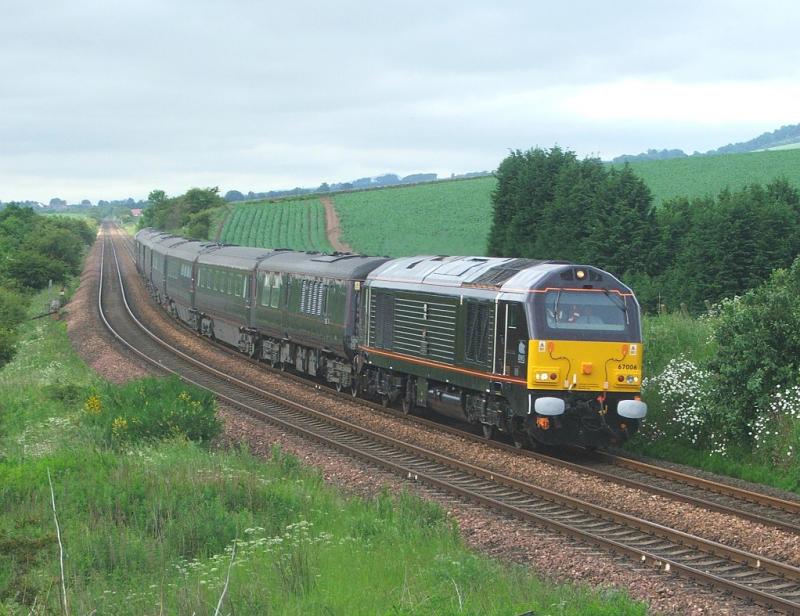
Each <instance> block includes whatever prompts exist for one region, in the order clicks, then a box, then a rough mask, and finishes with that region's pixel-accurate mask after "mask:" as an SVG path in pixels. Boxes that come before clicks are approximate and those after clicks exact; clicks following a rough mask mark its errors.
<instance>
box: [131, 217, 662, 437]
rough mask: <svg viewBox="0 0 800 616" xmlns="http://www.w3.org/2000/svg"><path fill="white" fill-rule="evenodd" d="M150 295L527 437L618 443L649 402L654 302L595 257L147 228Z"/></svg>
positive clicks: (143, 256)
mask: <svg viewBox="0 0 800 616" xmlns="http://www.w3.org/2000/svg"><path fill="white" fill-rule="evenodd" d="M134 244H135V260H136V267H137V270H138V272H139V274H140V275H141V276H142V277H143V278H144V281H145V284H146V286H147V288H148V290H149V292H150V294H151V295H152V296H153V298H155V300H156V301H157V302H158V303H159V304H160V305H161V306H162V307H163V308H164V309H165V310H166V311H167V312H168V313H169V314H170V315H171V316H172V317H174V318H175V319H177V320H179V321H181V322H182V323H184V324H185V325H186V326H188V327H189V328H191V329H192V330H194V331H195V332H196V333H197V334H198V335H201V336H206V337H208V338H211V339H214V340H217V341H220V342H223V343H226V344H228V345H230V346H232V347H234V348H235V349H237V350H238V351H239V352H240V353H242V354H244V355H246V356H248V357H250V358H253V359H256V360H259V361H263V362H266V363H267V364H269V365H271V366H273V367H275V368H278V369H281V370H284V369H287V368H289V369H292V370H293V371H296V372H298V373H301V374H303V375H304V376H306V377H308V378H311V379H315V380H316V381H317V382H323V383H326V384H328V385H330V386H332V387H334V388H335V389H336V390H338V391H342V390H346V391H349V392H350V394H352V395H353V396H354V397H355V396H363V397H366V398H372V399H376V400H379V401H380V402H381V403H382V404H383V405H384V406H389V405H392V406H396V407H397V408H398V409H400V410H402V412H404V413H420V414H423V413H427V412H429V411H433V412H435V413H438V414H440V415H444V416H447V417H450V418H454V419H457V420H459V421H462V422H466V423H469V424H475V425H476V426H480V429H481V430H482V432H483V435H484V436H485V437H486V438H491V437H493V436H494V435H495V434H498V433H500V434H505V435H507V436H508V437H509V438H510V439H511V441H512V442H513V443H514V444H515V445H516V446H518V447H528V448H534V449H535V448H538V447H559V446H571V445H577V446H582V447H586V448H589V449H594V448H605V447H609V446H612V445H618V444H621V443H622V442H624V441H625V440H627V439H628V438H630V437H631V436H632V435H633V434H634V433H635V432H636V431H637V430H638V429H639V426H640V423H641V421H642V420H643V418H644V417H645V416H646V413H647V405H646V403H645V402H644V401H642V399H641V385H642V356H643V351H644V349H643V347H642V334H641V321H640V307H639V303H638V302H637V300H636V297H635V295H634V293H633V292H632V290H631V289H630V288H629V287H627V286H625V285H624V284H623V283H622V282H620V280H618V279H617V278H616V277H614V276H613V275H611V274H610V273H608V272H606V271H603V270H601V269H599V268H597V267H594V266H591V265H583V264H574V263H567V262H564V261H548V260H534V259H523V258H500V257H478V256H472V257H463V256H462V257H458V256H441V255H432V256H431V255H429V256H414V257H400V258H389V257H371V256H365V255H361V254H352V253H339V252H333V253H331V254H327V253H318V252H301V251H294V250H289V249H268V248H251V247H242V246H233V245H224V244H219V243H216V242H204V241H197V240H190V239H187V238H183V237H178V236H175V235H172V234H170V233H166V232H163V231H159V230H157V229H150V228H148V229H143V230H141V231H139V232H138V233H137V234H136V236H135V241H134Z"/></svg>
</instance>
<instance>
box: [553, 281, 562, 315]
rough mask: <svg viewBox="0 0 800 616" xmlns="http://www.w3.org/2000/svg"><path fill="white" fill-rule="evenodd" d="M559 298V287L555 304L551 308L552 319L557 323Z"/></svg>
mask: <svg viewBox="0 0 800 616" xmlns="http://www.w3.org/2000/svg"><path fill="white" fill-rule="evenodd" d="M560 299H561V289H559V290H558V295H556V305H555V307H554V308H553V320H554V321H555V322H556V323H558V300H560Z"/></svg>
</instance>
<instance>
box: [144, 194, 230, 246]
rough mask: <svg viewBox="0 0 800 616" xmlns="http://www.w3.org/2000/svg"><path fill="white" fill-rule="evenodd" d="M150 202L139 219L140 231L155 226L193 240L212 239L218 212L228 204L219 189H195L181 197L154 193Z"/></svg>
mask: <svg viewBox="0 0 800 616" xmlns="http://www.w3.org/2000/svg"><path fill="white" fill-rule="evenodd" d="M147 201H148V203H149V207H148V208H147V209H145V210H144V211H143V212H142V216H141V218H140V219H139V228H140V229H143V228H145V227H155V228H156V229H162V230H164V231H170V232H172V233H179V234H181V235H185V236H186V237H191V238H193V239H207V238H208V237H209V234H210V231H211V223H212V217H213V215H214V212H215V211H219V208H222V207H223V206H225V204H226V203H225V199H223V198H222V197H220V195H219V188H216V187H214V188H191V189H189V190H187V191H186V193H185V194H183V195H179V196H177V197H168V196H167V195H166V193H165V192H164V191H163V190H153V191H151V192H150V195H149V196H148V198H147Z"/></svg>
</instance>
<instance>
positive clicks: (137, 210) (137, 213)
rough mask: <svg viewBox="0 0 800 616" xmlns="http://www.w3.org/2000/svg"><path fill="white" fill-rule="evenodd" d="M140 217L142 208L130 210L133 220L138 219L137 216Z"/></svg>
mask: <svg viewBox="0 0 800 616" xmlns="http://www.w3.org/2000/svg"><path fill="white" fill-rule="evenodd" d="M141 215H142V208H139V207H135V208H131V216H133V217H134V218H139V216H141Z"/></svg>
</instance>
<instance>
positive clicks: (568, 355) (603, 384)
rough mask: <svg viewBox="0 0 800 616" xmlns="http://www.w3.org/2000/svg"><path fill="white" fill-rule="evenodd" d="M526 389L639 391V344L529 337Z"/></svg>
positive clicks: (640, 359)
mask: <svg viewBox="0 0 800 616" xmlns="http://www.w3.org/2000/svg"><path fill="white" fill-rule="evenodd" d="M529 348H530V353H529V355H528V388H529V389H553V390H563V389H574V390H578V391H587V390H589V391H615V392H622V391H628V392H630V391H639V390H640V389H641V387H642V345H641V344H640V343H638V342H586V341H581V340H531V341H530V347H529Z"/></svg>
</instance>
